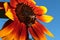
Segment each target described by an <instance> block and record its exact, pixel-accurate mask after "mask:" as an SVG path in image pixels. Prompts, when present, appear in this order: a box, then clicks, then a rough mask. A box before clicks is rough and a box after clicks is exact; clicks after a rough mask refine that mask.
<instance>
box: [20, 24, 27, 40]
mask: <svg viewBox="0 0 60 40" xmlns="http://www.w3.org/2000/svg"><path fill="white" fill-rule="evenodd" d="M26 31H27V30H26V26H25V24H22V31H21V35H20V38H19V40H27V39H26V38H27V32H26Z"/></svg>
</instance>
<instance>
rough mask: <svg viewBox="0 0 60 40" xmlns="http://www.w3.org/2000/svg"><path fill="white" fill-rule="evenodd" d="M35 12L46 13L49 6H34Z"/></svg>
mask: <svg viewBox="0 0 60 40" xmlns="http://www.w3.org/2000/svg"><path fill="white" fill-rule="evenodd" d="M34 12H35V14H38V15H43V14H46V12H47V8H46V7H45V6H36V7H35V8H34Z"/></svg>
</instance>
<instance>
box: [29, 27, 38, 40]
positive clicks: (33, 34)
mask: <svg viewBox="0 0 60 40" xmlns="http://www.w3.org/2000/svg"><path fill="white" fill-rule="evenodd" d="M29 32H30V34H31V35H32V37H33V38H34V39H35V40H39V38H38V36H37V35H36V33H35V32H34V31H33V29H32V28H31V27H30V28H29Z"/></svg>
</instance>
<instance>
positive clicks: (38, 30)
mask: <svg viewBox="0 0 60 40" xmlns="http://www.w3.org/2000/svg"><path fill="white" fill-rule="evenodd" d="M32 27H33V29H34V30H35V32H36V34H37V35H38V37H39V40H46V37H45V34H44V32H43V31H42V30H41V28H39V27H38V26H36V24H34V25H33V26H32Z"/></svg>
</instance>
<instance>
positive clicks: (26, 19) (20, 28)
mask: <svg viewBox="0 0 60 40" xmlns="http://www.w3.org/2000/svg"><path fill="white" fill-rule="evenodd" d="M4 8H5V15H6V16H7V17H8V18H9V20H8V21H7V22H6V23H5V25H4V26H3V28H2V30H1V31H0V37H2V39H3V40H6V39H7V40H29V39H28V32H30V34H31V35H32V37H33V38H34V40H46V37H45V34H47V35H49V36H52V37H53V34H52V33H51V32H50V31H49V30H48V29H47V28H45V27H44V26H43V25H42V24H41V23H40V22H38V21H37V20H36V19H39V20H41V21H42V22H46V23H49V22H50V21H51V20H52V19H53V17H52V16H49V15H46V12H47V8H46V7H45V6H37V5H36V2H35V1H34V0H10V3H7V2H5V3H4Z"/></svg>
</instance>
